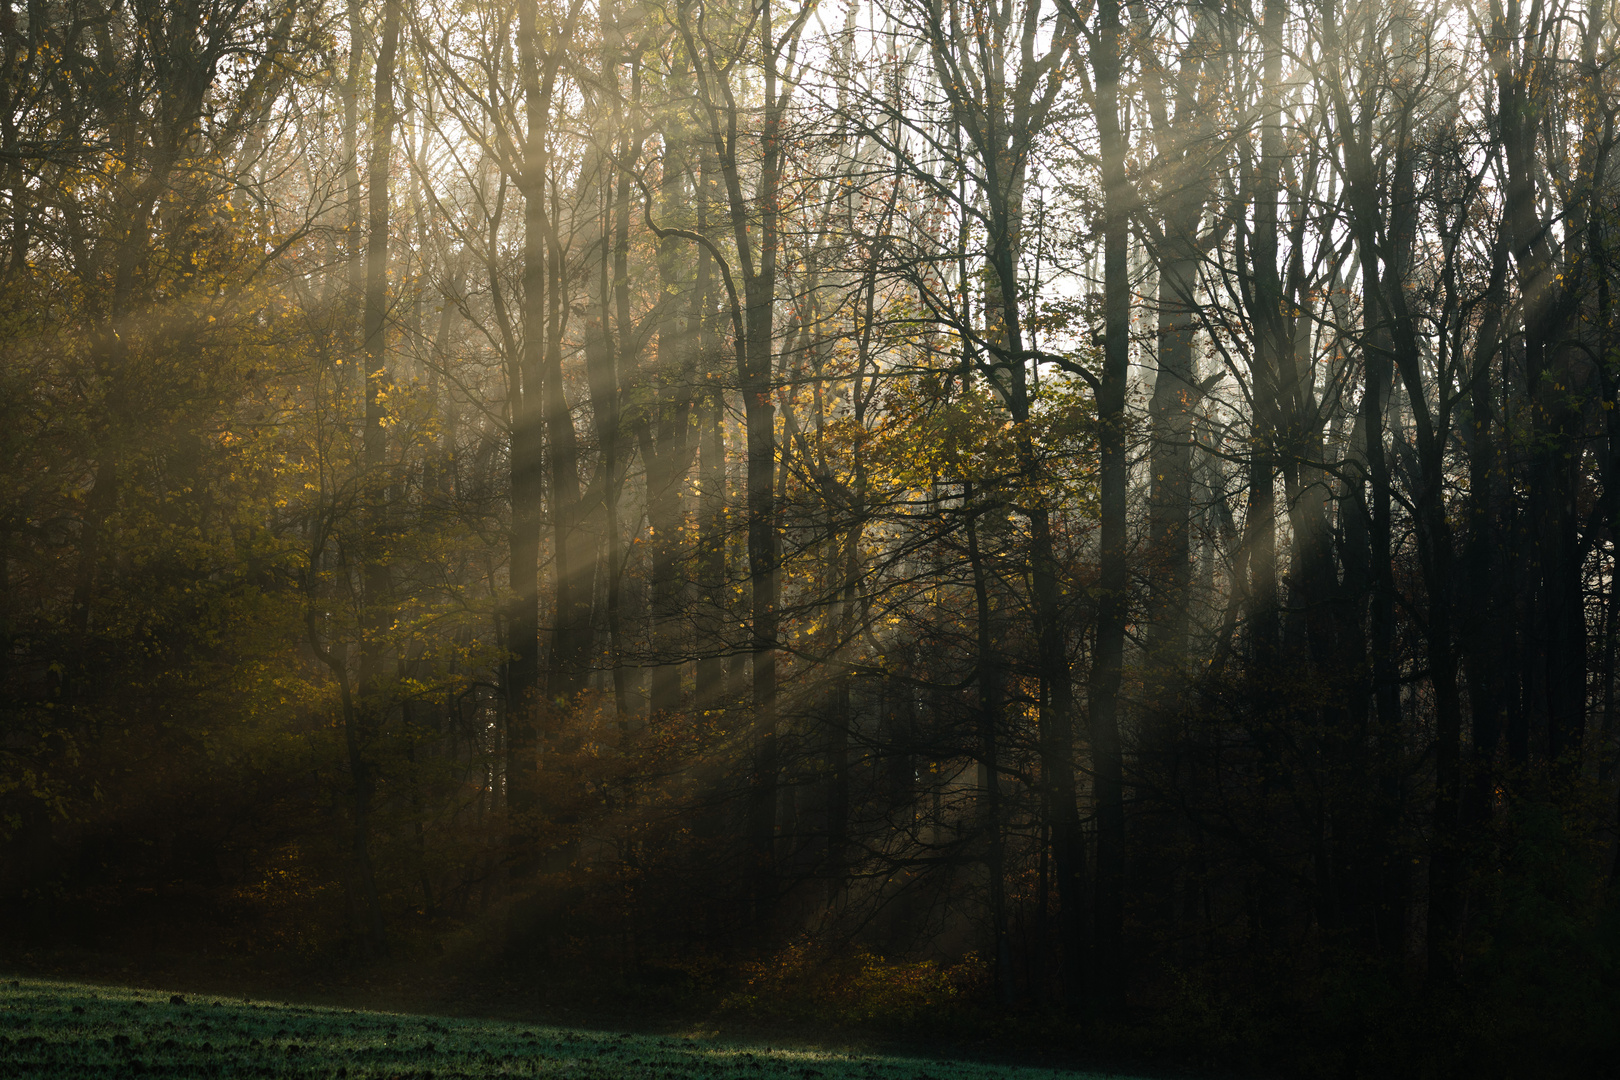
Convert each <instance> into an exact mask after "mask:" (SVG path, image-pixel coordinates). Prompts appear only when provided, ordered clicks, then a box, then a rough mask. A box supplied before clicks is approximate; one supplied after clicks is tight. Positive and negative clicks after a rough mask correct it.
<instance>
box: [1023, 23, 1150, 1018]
mask: <svg viewBox="0 0 1620 1080" xmlns="http://www.w3.org/2000/svg"><path fill="white" fill-rule="evenodd" d="M1097 15H1098V26H1099V29H1100V31H1101V32H1100V34H1099V35H1098V42H1097V51H1096V52H1095V53H1094V54H1093V59H1092V68H1093V75H1094V78H1095V79H1096V94H1097V110H1096V111H1097V117H1096V119H1097V130H1098V135H1099V138H1100V141H1101V151H1102V155H1101V156H1102V177H1103V369H1102V375H1101V379H1100V382H1099V387H1098V390H1097V420H1098V445H1099V450H1100V454H1101V465H1100V469H1099V473H1098V485H1099V496H1098V502H1099V517H1100V520H1099V532H1100V540H1099V545H1098V546H1099V550H1098V555H1097V558H1098V575H1097V577H1098V581H1097V585H1098V598H1097V647H1096V654H1095V656H1094V657H1093V659H1092V667H1091V679H1090V684H1089V686H1088V693H1087V703H1088V706H1089V713H1090V715H1089V717H1088V719H1089V723H1090V729H1091V754H1092V772H1093V781H1092V783H1093V790H1094V792H1095V796H1096V800H1097V895H1096V914H1095V948H1096V969H1095V971H1094V972H1093V973H1092V975H1091V980H1090V987H1091V991H1092V992H1091V997H1092V1000H1093V1001H1094V1003H1095V1004H1096V1005H1097V1006H1098V1007H1099V1008H1101V1009H1102V1010H1104V1011H1106V1012H1114V1011H1116V1010H1118V1009H1119V1008H1120V1006H1121V1005H1122V1004H1123V1002H1124V988H1125V971H1124V961H1125V955H1124V934H1125V778H1124V753H1123V748H1122V746H1121V743H1120V733H1119V689H1120V680H1121V678H1122V676H1123V671H1124V661H1125V623H1126V614H1127V610H1128V600H1129V598H1128V595H1127V591H1128V589H1129V586H1130V579H1129V568H1128V567H1127V565H1126V551H1127V547H1126V544H1127V538H1126V484H1127V482H1128V476H1127V462H1126V442H1125V391H1126V384H1127V381H1128V379H1129V377H1130V368H1129V365H1130V328H1131V306H1130V305H1131V295H1130V277H1129V267H1128V266H1127V262H1126V258H1127V254H1128V251H1127V247H1128V244H1129V242H1130V233H1129V225H1130V222H1129V215H1130V210H1131V207H1130V188H1129V185H1128V181H1127V179H1126V175H1125V154H1126V148H1127V137H1126V133H1125V131H1124V129H1123V126H1122V124H1121V122H1120V107H1119V106H1120V102H1119V83H1120V55H1121V44H1122V42H1121V36H1122V35H1121V31H1120V19H1119V15H1120V5H1119V3H1118V0H1100V2H1099V4H1098V6H1097ZM1044 524H1045V523H1044V522H1042V523H1041V525H1040V526H1037V532H1038V533H1039V532H1042V531H1044V528H1043V526H1044ZM1048 542H1049V541H1048ZM1036 588H1037V589H1039V588H1040V581H1039V579H1038V578H1037V581H1036ZM1046 648H1047V646H1046V645H1045V644H1044V643H1043V645H1042V651H1043V653H1044V652H1045V651H1046ZM1043 666H1044V665H1043ZM1055 666H1056V665H1055V664H1054V668H1055ZM1063 667H1064V668H1065V669H1066V668H1067V662H1066V660H1065V662H1064V664H1063ZM1048 692H1049V693H1050V692H1051V691H1050V690H1049V691H1048Z"/></svg>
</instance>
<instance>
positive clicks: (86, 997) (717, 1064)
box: [0, 979, 1097, 1080]
mask: <svg viewBox="0 0 1620 1080" xmlns="http://www.w3.org/2000/svg"><path fill="white" fill-rule="evenodd" d="M1087 1075H1089V1076H1095V1075H1097V1074H1081V1073H1072V1072H1057V1071H1054V1070H1051V1069H1036V1068H1026V1067H1014V1066H1000V1065H994V1064H985V1063H982V1062H967V1061H936V1060H930V1059H927V1058H912V1057H891V1056H883V1055H868V1054H854V1053H845V1052H842V1051H839V1052H832V1051H821V1050H805V1049H778V1048H772V1047H766V1046H746V1045H740V1044H728V1043H723V1042H719V1041H716V1040H711V1039H706V1038H701V1037H685V1036H671V1035H629V1034H620V1033H615V1032H606V1031H589V1030H584V1029H575V1028H558V1027H547V1026H543V1025H538V1024H523V1023H511V1022H507V1021H496V1020H469V1019H465V1018H455V1017H443V1016H438V1017H435V1016H410V1015H404V1014H400V1013H386V1012H368V1011H361V1010H353V1009H342V1008H324V1007H319V1006H306V1005H289V1004H282V1003H276V1002H268V1001H252V1000H239V999H230V1000H226V999H221V998H215V997H208V996H200V997H199V996H192V995H186V996H180V995H173V994H170V993H169V992H167V991H160V990H142V989H127V988H123V987H112V986H91V985H83V984H76V983H66V982H49V981H43V980H37V979H4V980H0V1078H7V1077H28V1078H30V1080H35V1078H37V1080H58V1078H60V1080H67V1078H77V1077H133V1076H143V1077H199V1078H213V1077H237V1076H239V1077H311V1078H336V1080H454V1078H475V1077H477V1078H482V1077H495V1076H542V1077H547V1078H552V1080H631V1078H634V1080H1081V1078H1082V1077H1083V1076H1087Z"/></svg>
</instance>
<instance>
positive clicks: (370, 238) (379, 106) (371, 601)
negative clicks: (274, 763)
mask: <svg viewBox="0 0 1620 1080" xmlns="http://www.w3.org/2000/svg"><path fill="white" fill-rule="evenodd" d="M382 19H383V21H382V33H381V35H380V38H379V42H378V46H377V71H376V77H375V79H374V81H373V90H374V94H375V99H374V102H373V108H372V121H371V159H370V162H369V165H368V168H367V174H368V175H367V181H366V182H367V186H368V193H367V197H368V202H369V207H368V213H367V222H366V226H367V235H366V262H365V274H366V291H365V320H364V326H363V335H364V341H365V363H366V372H365V389H366V415H365V427H364V435H363V454H364V463H365V472H366V479H365V484H366V490H367V492H368V495H367V502H368V505H367V508H366V530H367V532H368V534H369V536H368V537H367V544H366V557H365V562H364V569H363V572H362V578H363V581H362V591H361V597H362V603H363V605H364V608H363V614H362V616H361V631H360V680H359V681H360V701H359V708H358V710H357V712H358V716H359V722H360V724H361V726H362V730H361V732H360V734H359V738H358V739H351V740H350V741H349V743H348V745H349V752H350V771H351V773H353V775H354V786H355V794H354V799H355V814H354V817H355V842H354V846H355V859H356V861H357V862H358V864H359V872H360V875H361V881H362V884H363V887H364V890H365V899H366V915H367V921H368V925H367V933H368V935H369V937H370V942H371V948H372V949H373V950H375V951H377V952H379V953H380V952H382V951H384V950H385V949H386V945H385V939H384V933H383V918H382V905H381V902H380V900H379V898H378V895H377V881H376V874H375V871H374V870H373V868H372V862H371V852H370V838H369V837H368V836H367V835H365V834H366V831H367V829H366V826H365V822H366V819H367V817H368V814H369V804H370V801H371V798H372V795H373V791H374V786H375V774H374V766H373V765H372V764H371V763H370V762H369V761H367V760H365V758H364V756H363V755H364V753H365V748H366V744H367V743H369V742H370V741H371V739H372V738H373V737H374V736H375V734H376V732H377V731H379V730H381V727H382V724H383V722H384V720H385V719H386V713H387V711H388V709H389V707H390V703H389V701H388V695H387V691H386V688H385V686H384V685H383V678H384V664H385V662H386V657H387V652H388V649H387V642H386V641H385V639H384V635H385V634H386V631H387V628H388V626H389V625H390V623H391V622H392V619H391V617H390V614H389V611H388V608H389V605H390V603H391V599H392V598H391V595H390V594H391V588H390V578H391V574H390V571H389V566H388V564H387V562H386V561H385V552H386V551H387V549H388V547H389V542H388V536H387V533H388V530H389V529H390V527H391V526H390V523H389V520H388V518H389V514H388V507H387V494H388V488H387V486H386V485H385V483H384V480H385V474H386V470H387V451H388V446H387V429H386V427H385V426H384V423H383V420H384V409H383V401H382V399H383V395H384V394H385V392H386V389H387V386H388V341H387V326H386V324H387V316H388V233H389V197H388V178H389V173H390V171H391V167H392V165H393V148H394V119H395V116H394V67H395V58H396V55H397V53H398V49H399V20H400V11H399V4H398V0H387V2H386V3H384V4H383V13H382Z"/></svg>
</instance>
